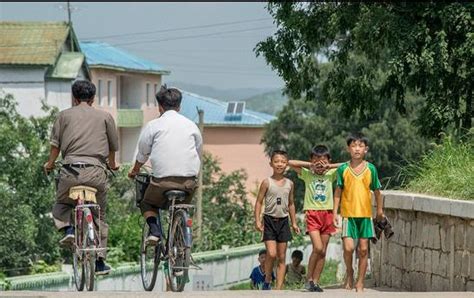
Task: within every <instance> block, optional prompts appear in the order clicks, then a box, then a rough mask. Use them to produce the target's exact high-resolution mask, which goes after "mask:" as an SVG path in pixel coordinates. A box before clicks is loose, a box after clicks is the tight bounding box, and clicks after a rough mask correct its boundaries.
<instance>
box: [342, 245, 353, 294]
mask: <svg viewBox="0 0 474 298" xmlns="http://www.w3.org/2000/svg"><path fill="white" fill-rule="evenodd" d="M342 241H343V249H344V263H345V264H346V277H345V281H344V288H345V289H346V290H352V288H353V287H354V269H353V268H352V254H353V253H354V240H353V239H352V238H349V237H344V238H343V239H342Z"/></svg>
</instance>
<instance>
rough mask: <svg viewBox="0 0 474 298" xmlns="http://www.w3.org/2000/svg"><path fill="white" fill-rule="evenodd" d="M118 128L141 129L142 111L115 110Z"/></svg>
mask: <svg viewBox="0 0 474 298" xmlns="http://www.w3.org/2000/svg"><path fill="white" fill-rule="evenodd" d="M117 113H118V117H117V125H118V127H141V126H142V125H143V111H142V110H139V109H119V110H117Z"/></svg>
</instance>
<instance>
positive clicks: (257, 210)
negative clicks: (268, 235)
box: [254, 179, 268, 232]
mask: <svg viewBox="0 0 474 298" xmlns="http://www.w3.org/2000/svg"><path fill="white" fill-rule="evenodd" d="M267 190H268V179H265V180H263V181H262V183H261V184H260V188H259V190H258V196H257V201H255V213H254V216H255V228H256V229H257V231H260V232H263V226H262V222H261V219H260V213H261V212H262V204H263V198H264V197H265V194H266V193H267Z"/></svg>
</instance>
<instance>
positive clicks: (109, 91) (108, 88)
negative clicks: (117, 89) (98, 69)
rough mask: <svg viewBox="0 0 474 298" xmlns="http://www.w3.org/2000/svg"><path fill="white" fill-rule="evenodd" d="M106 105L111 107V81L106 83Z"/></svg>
mask: <svg viewBox="0 0 474 298" xmlns="http://www.w3.org/2000/svg"><path fill="white" fill-rule="evenodd" d="M107 103H108V105H109V107H111V106H112V81H107Z"/></svg>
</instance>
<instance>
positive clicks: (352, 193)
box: [333, 133, 384, 292]
mask: <svg viewBox="0 0 474 298" xmlns="http://www.w3.org/2000/svg"><path fill="white" fill-rule="evenodd" d="M368 149H369V147H368V139H367V138H366V137H365V136H364V135H362V134H361V133H356V134H353V135H351V136H349V137H348V138H347V150H348V152H349V153H350V155H351V160H350V161H349V162H346V163H343V164H342V165H341V166H339V168H338V169H337V172H336V176H337V180H336V181H337V182H336V185H337V187H336V192H335V194H334V208H333V216H334V224H335V225H336V226H340V225H341V223H339V220H338V218H337V210H338V208H339V203H341V216H342V239H343V249H344V262H345V264H346V268H347V269H346V280H345V288H346V289H348V290H351V289H352V288H353V286H354V285H353V283H354V278H353V274H354V270H353V268H352V255H353V252H354V248H355V247H354V239H358V240H359V270H358V271H359V272H358V273H359V274H358V275H359V276H358V279H357V282H356V284H355V288H356V291H357V292H360V291H363V289H364V278H365V274H366V271H367V264H368V250H369V239H370V238H372V237H374V236H375V232H374V226H373V222H372V204H371V200H372V195H371V191H373V192H374V195H375V199H376V204H377V218H378V219H382V218H383V217H384V215H383V203H382V196H381V193H380V188H381V184H380V181H379V178H378V175H377V169H376V168H375V166H374V165H373V164H371V163H369V162H367V161H366V160H364V157H365V154H366V153H367V151H368Z"/></svg>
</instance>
